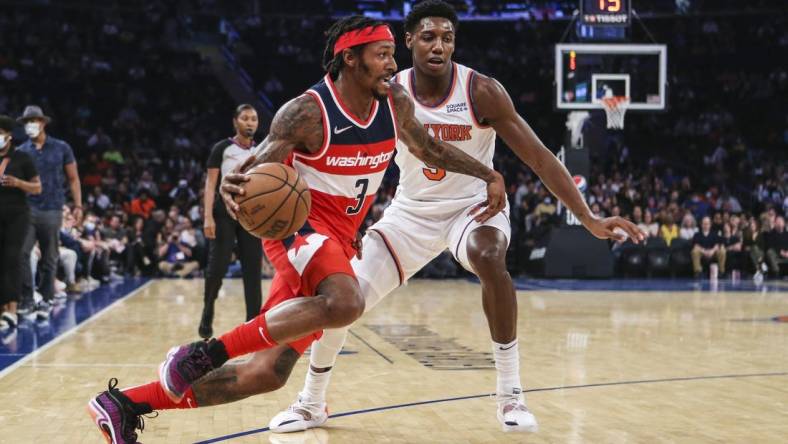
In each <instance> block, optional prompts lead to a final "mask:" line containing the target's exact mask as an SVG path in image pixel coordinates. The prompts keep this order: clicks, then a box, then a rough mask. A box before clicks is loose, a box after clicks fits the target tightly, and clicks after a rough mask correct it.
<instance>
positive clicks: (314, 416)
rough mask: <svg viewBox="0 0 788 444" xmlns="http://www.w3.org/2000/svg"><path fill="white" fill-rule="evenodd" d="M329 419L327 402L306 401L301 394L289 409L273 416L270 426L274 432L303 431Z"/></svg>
mask: <svg viewBox="0 0 788 444" xmlns="http://www.w3.org/2000/svg"><path fill="white" fill-rule="evenodd" d="M326 421H328V408H326V403H325V402H309V401H305V400H304V399H303V398H302V397H301V396H299V397H298V400H297V401H296V402H294V403H293V404H292V405H291V406H290V407H288V408H287V410H285V411H283V412H279V413H277V415H276V416H274V417H273V418H271V422H269V423H268V427H269V428H270V429H271V431H272V432H274V433H290V432H301V431H304V430H307V429H311V428H314V427H320V426H321V425H323V424H325V423H326Z"/></svg>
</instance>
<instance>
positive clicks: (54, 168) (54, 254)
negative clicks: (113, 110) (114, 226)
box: [17, 105, 82, 316]
mask: <svg viewBox="0 0 788 444" xmlns="http://www.w3.org/2000/svg"><path fill="white" fill-rule="evenodd" d="M17 120H18V121H19V122H21V123H23V124H24V126H25V133H27V136H28V137H29V138H30V139H29V140H28V141H27V142H25V143H23V144H22V145H20V147H19V150H20V151H22V152H24V153H25V154H27V155H29V156H30V157H31V158H32V159H33V162H34V163H35V165H36V169H37V170H38V172H39V174H40V177H41V186H42V188H41V193H40V194H38V195H35V196H29V197H28V201H29V202H30V207H31V211H30V215H31V221H32V225H31V227H30V229H29V230H28V233H27V235H26V237H25V243H24V248H23V250H22V259H21V260H22V280H23V281H22V282H23V286H24V287H23V294H22V298H23V299H22V301H21V302H22V305H23V308H24V309H25V311H26V312H27V311H29V310H31V309H32V305H33V287H34V285H33V282H34V281H33V273H32V270H31V269H30V252H31V251H32V250H33V246H34V245H35V243H36V241H38V244H39V247H40V248H41V261H42V265H41V266H40V267H38V270H40V272H41V295H42V296H43V298H44V300H43V301H42V302H41V303H40V304H39V306H38V307H36V311H37V312H40V313H41V315H42V316H48V314H49V312H50V311H51V309H52V306H51V303H52V300H53V298H54V296H55V272H56V271H57V260H58V256H59V253H58V231H59V230H60V226H61V225H62V223H63V221H62V218H63V204H64V203H65V201H66V193H65V190H64V189H63V184H64V183H65V182H66V179H68V184H69V188H70V190H71V197H72V199H73V200H74V205H75V206H74V217H75V218H76V219H77V220H79V219H80V218H81V216H82V190H81V188H80V183H79V174H78V172H77V164H76V161H75V159H74V152H73V151H72V150H71V146H69V144H68V143H66V142H64V141H62V140H60V139H56V138H54V137H51V136H49V135H47V132H46V128H47V125H48V124H49V122H50V121H51V119H50V118H49V117H48V116H46V115H45V114H44V112H43V111H42V110H41V108H40V107H38V106H35V105H30V106H28V107H27V108H25V110H24V112H23V113H22V116H21V117H20V118H19V119H17Z"/></svg>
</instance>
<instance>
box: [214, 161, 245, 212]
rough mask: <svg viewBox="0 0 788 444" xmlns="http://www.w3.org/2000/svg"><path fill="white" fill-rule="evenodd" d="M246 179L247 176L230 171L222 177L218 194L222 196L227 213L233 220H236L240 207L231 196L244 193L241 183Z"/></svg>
mask: <svg viewBox="0 0 788 444" xmlns="http://www.w3.org/2000/svg"><path fill="white" fill-rule="evenodd" d="M248 181H249V176H247V175H246V174H242V173H238V172H232V173H230V174H227V175H226V176H224V177H223V178H222V185H221V186H220V187H219V194H220V195H221V196H222V200H223V201H224V206H225V208H227V213H228V214H229V215H230V217H232V218H233V219H235V220H238V216H237V212H238V209H239V208H240V207H239V206H238V204H237V203H235V199H233V198H234V197H235V196H243V195H244V189H243V187H242V186H241V185H243V184H244V182H248Z"/></svg>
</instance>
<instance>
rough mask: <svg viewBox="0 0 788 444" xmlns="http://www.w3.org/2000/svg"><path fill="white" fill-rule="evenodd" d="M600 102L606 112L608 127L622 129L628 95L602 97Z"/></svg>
mask: <svg viewBox="0 0 788 444" xmlns="http://www.w3.org/2000/svg"><path fill="white" fill-rule="evenodd" d="M601 102H602V106H603V107H604V108H605V114H607V127H608V129H624V114H626V112H627V107H628V106H629V97H624V96H614V97H604V98H602V99H601Z"/></svg>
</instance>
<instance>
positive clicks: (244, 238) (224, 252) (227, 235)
mask: <svg viewBox="0 0 788 444" xmlns="http://www.w3.org/2000/svg"><path fill="white" fill-rule="evenodd" d="M220 206H221V203H219V205H217V208H216V209H215V210H214V212H213V217H214V220H215V221H216V239H211V240H210V241H209V242H208V267H207V270H206V273H205V294H204V298H205V304H206V305H208V304H213V302H214V301H215V300H216V297H217V296H218V295H219V289H220V288H222V278H223V277H224V275H225V274H226V273H227V267H228V266H229V265H230V257H231V256H232V253H233V247H234V246H235V242H236V241H237V242H238V256H239V258H240V259H241V272H242V274H243V282H244V298H245V299H246V320H247V321H248V320H250V319H252V318H254V317H255V316H257V315H258V314H260V306H261V304H262V300H263V296H262V289H261V286H262V282H260V280H261V279H262V277H261V273H260V267H261V266H262V261H263V244H262V242H261V241H260V239H258V238H256V237H254V236H252V235H251V234H249V233H248V232H247V231H246V230H244V229H243V227H241V225H240V224H239V223H238V222H237V221H234V220H233V219H232V218H230V216H229V215H228V214H227V213H226V210H225V209H224V207H223V206H222V207H221V208H219V207H220Z"/></svg>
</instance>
